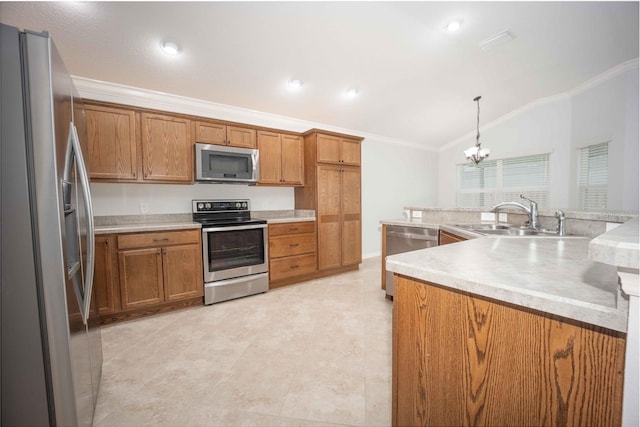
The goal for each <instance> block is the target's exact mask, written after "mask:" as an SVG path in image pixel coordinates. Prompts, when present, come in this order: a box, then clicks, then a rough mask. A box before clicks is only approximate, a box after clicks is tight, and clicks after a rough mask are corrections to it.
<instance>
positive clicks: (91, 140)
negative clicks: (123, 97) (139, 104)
mask: <svg viewBox="0 0 640 427" xmlns="http://www.w3.org/2000/svg"><path fill="white" fill-rule="evenodd" d="M85 112H86V128H87V147H88V153H87V157H88V158H89V161H88V163H89V176H90V177H91V179H92V180H95V181H117V182H140V183H146V182H150V183H151V182H165V183H180V184H189V183H191V182H193V144H192V140H191V121H190V120H189V119H186V118H184V117H180V116H177V115H176V116H173V115H168V114H155V113H147V112H141V111H138V110H135V109H133V108H127V107H118V106H111V105H103V104H101V103H97V102H96V103H95V104H94V103H92V102H91V101H87V102H86V103H85Z"/></svg>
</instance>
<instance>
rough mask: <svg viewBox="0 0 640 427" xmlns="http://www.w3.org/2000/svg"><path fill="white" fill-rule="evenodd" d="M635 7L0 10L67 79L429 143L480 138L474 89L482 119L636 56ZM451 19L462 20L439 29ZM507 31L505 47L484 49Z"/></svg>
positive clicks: (213, 5) (101, 5)
mask: <svg viewBox="0 0 640 427" xmlns="http://www.w3.org/2000/svg"><path fill="white" fill-rule="evenodd" d="M638 13H639V11H638V2H610V1H603V2H193V3H192V2H78V1H76V2H17V3H13V2H0V19H1V20H2V22H3V23H5V24H10V25H15V26H18V27H20V28H25V29H32V30H38V31H39V30H47V31H49V32H50V33H51V34H52V36H53V38H54V40H55V41H56V45H57V46H58V49H59V50H60V52H61V54H62V57H63V58H64V59H65V63H66V65H67V68H68V69H69V72H70V73H71V74H73V75H76V76H81V77H86V78H90V79H96V80H102V81H107V82H113V83H119V84H124V85H129V86H134V87H139V88H145V89H150V90H155V91H160V92H166V93H170V94H176V95H182V96H186V97H192V98H197V99H202V100H206V101H212V102H216V103H221V104H227V105H233V106H236V107H242V108H247V109H251V110H257V111H262V112H267V113H271V114H277V115H282V116H287V117H292V118H297V119H302V120H309V121H312V122H316V123H321V124H327V125H332V126H337V127H342V128H345V129H349V130H352V131H354V132H362V133H369V134H376V135H380V136H384V137H387V138H393V139H396V140H400V141H403V142H405V143H408V144H415V145H419V146H423V147H425V148H430V149H438V148H440V147H442V146H444V145H446V144H447V143H450V142H451V141H453V140H455V139H456V138H458V137H460V136H462V135H465V134H467V133H469V132H473V131H474V130H475V126H476V104H475V102H473V98H474V97H475V96H477V95H481V96H482V100H481V116H480V120H481V125H482V124H483V123H488V122H490V121H492V120H495V119H497V118H499V117H501V116H503V115H505V114H507V113H509V112H510V111H513V110H515V109H517V108H519V107H521V106H523V105H526V104H528V103H530V102H532V101H535V100H537V99H541V98H545V97H548V96H551V95H555V94H559V93H563V92H566V91H569V90H571V89H573V88H575V87H577V86H579V85H581V84H583V83H585V82H586V81H588V80H590V79H592V78H594V77H595V76H597V75H599V74H601V73H603V72H605V71H607V70H609V69H611V68H612V67H614V66H616V65H618V64H621V63H623V62H625V61H629V60H632V59H634V58H638V56H639V52H638V38H639V35H638ZM452 18H462V19H463V20H464V23H463V25H462V27H461V28H460V29H459V30H458V31H457V32H454V33H447V32H446V31H444V28H443V27H444V25H445V24H446V23H447V22H448V21H449V20H450V19H452ZM507 29H508V30H509V31H510V33H511V34H512V35H513V36H514V39H513V40H512V41H510V42H508V43H506V44H503V45H500V46H497V47H494V48H493V49H490V50H483V49H481V48H480V47H479V46H478V43H479V42H480V41H483V40H485V39H487V38H488V37H491V36H493V35H495V34H497V33H499V32H501V31H503V30H507ZM162 40H173V41H176V42H177V43H178V44H179V45H180V46H181V49H182V52H181V53H182V54H181V55H180V56H178V57H168V56H167V55H166V54H164V53H163V52H161V51H160V49H159V43H160V42H161V41H162ZM294 78H296V79H301V80H302V81H303V82H304V85H303V87H302V89H301V90H300V91H298V92H292V91H290V90H288V89H287V87H286V82H287V81H288V80H290V79H294ZM347 88H356V89H357V90H358V92H359V94H358V96H357V97H356V98H354V99H346V98H345V97H344V96H343V92H344V90H345V89H347ZM481 127H482V126H481Z"/></svg>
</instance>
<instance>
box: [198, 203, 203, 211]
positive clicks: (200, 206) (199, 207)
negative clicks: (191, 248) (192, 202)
mask: <svg viewBox="0 0 640 427" xmlns="http://www.w3.org/2000/svg"><path fill="white" fill-rule="evenodd" d="M203 207H204V205H203V204H202V203H198V210H199V211H201V210H202V208H203Z"/></svg>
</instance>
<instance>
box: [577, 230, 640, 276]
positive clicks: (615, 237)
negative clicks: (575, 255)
mask: <svg viewBox="0 0 640 427" xmlns="http://www.w3.org/2000/svg"><path fill="white" fill-rule="evenodd" d="M638 241H639V237H638V218H635V219H632V220H630V221H627V222H625V223H624V224H622V225H620V226H618V227H616V228H614V229H613V230H611V231H608V232H606V233H604V234H602V235H600V236H598V237H596V238H595V239H593V240H592V241H591V242H589V258H590V259H592V260H594V261H599V262H603V263H605V264H610V265H615V266H617V267H623V268H634V269H638V268H639V267H640V243H639V242H638Z"/></svg>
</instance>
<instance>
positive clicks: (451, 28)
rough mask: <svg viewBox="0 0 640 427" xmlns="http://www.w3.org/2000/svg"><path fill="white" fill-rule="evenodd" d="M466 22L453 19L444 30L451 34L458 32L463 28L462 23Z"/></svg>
mask: <svg viewBox="0 0 640 427" xmlns="http://www.w3.org/2000/svg"><path fill="white" fill-rule="evenodd" d="M463 22H464V21H463V20H462V19H453V20H451V21H449V22H448V23H447V25H445V26H444V29H445V30H447V31H448V32H450V33H453V32H456V31H458V30H459V29H460V27H462V23H463Z"/></svg>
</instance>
